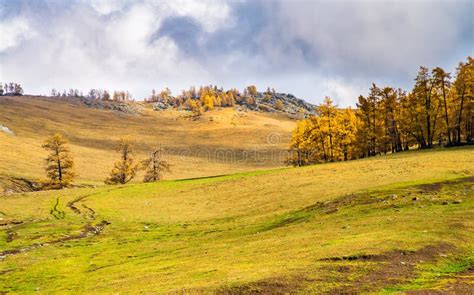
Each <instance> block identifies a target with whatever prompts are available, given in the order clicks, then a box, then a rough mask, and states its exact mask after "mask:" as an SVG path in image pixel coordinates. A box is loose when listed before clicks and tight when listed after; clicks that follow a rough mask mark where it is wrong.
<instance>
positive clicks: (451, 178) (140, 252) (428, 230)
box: [0, 147, 474, 294]
mask: <svg viewBox="0 0 474 295" xmlns="http://www.w3.org/2000/svg"><path fill="white" fill-rule="evenodd" d="M473 175H474V149H473V148H472V147H463V148H455V149H442V150H441V149H440V150H432V151H428V152H425V151H415V152H408V153H402V154H398V155H389V156H384V157H376V158H372V159H363V160H358V161H351V162H344V163H330V164H324V165H317V166H309V167H303V168H286V169H277V170H268V171H257V172H249V173H240V174H233V175H224V176H219V177H209V178H199V179H188V180H179V181H178V180H176V181H171V180H170V181H163V182H160V183H151V184H133V185H126V186H117V187H113V186H103V187H98V188H76V189H66V190H62V191H45V192H35V193H25V194H17V195H11V196H4V197H0V211H1V212H2V213H0V217H1V218H2V220H0V221H1V222H3V223H7V222H11V221H17V222H18V221H22V222H23V223H21V224H9V225H4V226H1V227H0V229H1V236H0V252H3V251H6V250H13V249H28V250H26V251H25V252H22V253H18V254H13V255H7V256H6V257H5V258H4V259H3V260H1V261H0V274H1V275H0V291H4V292H11V293H30V292H34V291H38V292H40V293H44V294H54V293H56V294H59V293H72V292H75V293H140V292H142V293H168V292H180V291H183V290H187V291H188V292H194V293H199V292H204V293H208V292H215V291H219V290H220V291H224V290H234V291H236V292H250V291H252V290H254V291H255V290H260V291H267V292H270V293H272V291H273V292H275V290H295V291H299V292H301V293H308V292H312V293H322V292H334V291H335V290H340V289H341V288H342V289H344V288H350V287H351V286H354V288H356V289H355V290H356V291H358V292H362V293H365V292H369V293H373V292H375V293H377V292H380V293H383V292H400V291H405V290H413V289H430V288H437V289H442V288H444V287H445V285H446V284H451V283H453V282H454V281H455V279H456V276H457V275H458V274H459V273H462V272H464V271H466V269H468V268H469V267H470V266H471V265H472V245H473V244H474V235H473V229H474V220H473V219H472V216H474V198H473V197H474V183H473V180H472V178H466V177H472V176H473ZM84 196H86V197H84ZM414 198H416V200H413V199H414ZM74 200H79V201H77V202H75V203H74V204H73V205H74V206H75V207H77V208H79V209H80V211H81V212H82V214H75V213H74V212H73V211H72V210H71V209H70V207H68V206H67V204H68V203H69V202H73V201H74ZM91 209H92V210H93V211H94V212H92V211H91ZM58 212H63V213H58ZM103 220H105V221H107V222H109V223H110V224H109V225H107V226H105V228H104V229H103V230H102V232H101V233H100V234H98V235H93V234H90V235H88V236H86V237H83V238H77V239H69V240H67V236H75V235H76V236H77V235H80V234H81V233H82V232H84V230H86V229H90V228H91V227H93V226H97V227H98V226H100V224H101V222H102V221H103ZM12 233H14V234H13V235H14V238H13V239H12V240H10V241H7V237H9V236H10V237H12ZM52 241H56V242H53V243H52ZM58 241H59V242H58ZM42 243H43V245H42V246H38V244H42ZM44 243H46V245H44ZM440 244H447V245H451V246H450V248H447V249H449V252H447V253H444V252H443V253H437V252H434V253H432V255H431V254H430V255H431V256H429V257H428V256H427V257H426V258H423V261H421V262H420V261H416V265H414V266H413V268H412V269H411V270H410V271H409V272H408V273H406V275H407V277H408V278H409V279H408V280H403V279H401V278H400V280H399V281H393V282H392V281H390V280H388V279H382V278H378V279H377V280H373V281H370V282H368V281H367V280H366V278H367V277H370V276H371V275H373V274H374V273H383V270H384V267H386V265H387V263H390V261H389V260H388V261H387V260H386V259H390V257H391V256H390V255H388V254H387V253H392V252H393V251H399V250H404V251H408V252H407V253H417V252H416V251H419V250H420V249H423V248H424V247H427V246H433V245H440ZM34 245H36V246H34ZM412 251H415V252H412ZM446 251H447V250H446ZM441 254H443V255H445V256H441ZM364 257H382V258H380V259H364ZM328 258H329V260H328ZM331 259H332V260H331Z"/></svg>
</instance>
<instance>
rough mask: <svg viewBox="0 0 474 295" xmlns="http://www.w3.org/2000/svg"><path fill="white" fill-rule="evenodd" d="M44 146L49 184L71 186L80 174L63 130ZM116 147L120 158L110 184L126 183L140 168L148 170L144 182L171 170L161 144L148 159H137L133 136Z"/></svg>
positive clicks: (155, 179) (111, 173)
mask: <svg viewBox="0 0 474 295" xmlns="http://www.w3.org/2000/svg"><path fill="white" fill-rule="evenodd" d="M42 147H43V148H44V149H45V150H46V151H47V152H48V156H47V157H46V158H45V171H46V176H47V177H48V182H47V184H46V186H45V187H46V188H48V189H62V188H65V187H68V186H70V185H71V183H72V182H73V180H74V179H75V178H76V177H77V174H76V173H75V169H74V159H73V157H72V155H71V150H70V148H69V142H68V140H67V139H66V138H65V137H64V136H62V135H61V134H54V135H53V136H51V137H50V138H48V139H47V140H46V141H45V142H44V144H43V145H42ZM116 151H117V153H118V154H119V159H118V160H117V162H115V164H114V166H113V168H112V170H111V171H110V174H109V176H108V177H107V178H106V179H105V181H104V182H105V183H106V184H111V185H113V184H126V183H128V182H130V181H131V180H132V179H134V178H135V176H136V175H137V172H138V171H140V170H144V171H145V176H144V178H143V181H144V182H155V181H159V180H161V179H163V174H164V172H169V171H170V167H171V165H170V164H169V163H168V162H167V161H165V160H164V159H163V157H162V153H163V150H162V149H161V148H160V149H156V150H154V151H152V152H151V153H150V156H149V157H148V158H147V159H145V160H142V161H136V160H135V142H134V141H133V140H132V139H130V138H122V139H120V141H119V142H118V144H117V146H116Z"/></svg>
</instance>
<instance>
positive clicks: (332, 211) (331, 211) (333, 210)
mask: <svg viewBox="0 0 474 295" xmlns="http://www.w3.org/2000/svg"><path fill="white" fill-rule="evenodd" d="M337 211H339V209H338V208H334V209H329V210H328V211H326V214H331V213H335V212H337Z"/></svg>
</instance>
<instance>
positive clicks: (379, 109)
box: [288, 57, 474, 166]
mask: <svg viewBox="0 0 474 295" xmlns="http://www.w3.org/2000/svg"><path fill="white" fill-rule="evenodd" d="M473 61H474V60H473V58H471V57H468V58H467V61H465V62H460V63H459V65H458V67H457V68H456V73H455V75H454V78H452V77H451V74H450V73H447V72H446V71H445V70H443V69H442V68H440V67H436V68H434V69H432V70H431V71H430V70H429V69H428V68H426V67H420V69H419V71H418V74H417V76H416V78H415V83H414V86H413V89H412V90H411V91H410V92H407V91H404V90H402V89H400V88H398V89H396V88H394V87H389V86H387V87H378V86H377V85H375V84H372V87H371V88H370V89H369V93H368V95H367V96H362V95H361V96H359V97H358V102H357V109H355V110H352V109H350V108H348V109H339V108H338V107H337V105H334V103H333V101H332V100H331V99H330V98H328V97H326V98H325V100H324V102H323V103H321V104H320V105H319V106H317V107H316V115H314V116H311V117H310V118H308V119H305V120H302V121H299V122H298V124H297V127H296V128H295V130H294V131H293V135H292V140H291V144H290V157H289V159H288V162H289V164H292V165H295V166H303V165H308V164H314V163H319V162H332V161H345V160H350V159H356V158H364V157H371V156H376V155H380V154H386V153H396V152H401V151H405V150H408V149H410V148H420V149H427V148H431V147H433V146H434V145H439V146H455V145H463V144H473V141H474V64H473Z"/></svg>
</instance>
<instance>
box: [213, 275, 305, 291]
mask: <svg viewBox="0 0 474 295" xmlns="http://www.w3.org/2000/svg"><path fill="white" fill-rule="evenodd" d="M301 282H302V280H299V281H298V280H297V278H270V279H265V280H261V281H257V282H253V283H249V284H246V285H241V286H236V287H231V288H228V289H221V290H217V291H216V292H215V293H216V294H220V295H234V294H297V293H298V290H299V289H300V287H301Z"/></svg>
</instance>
